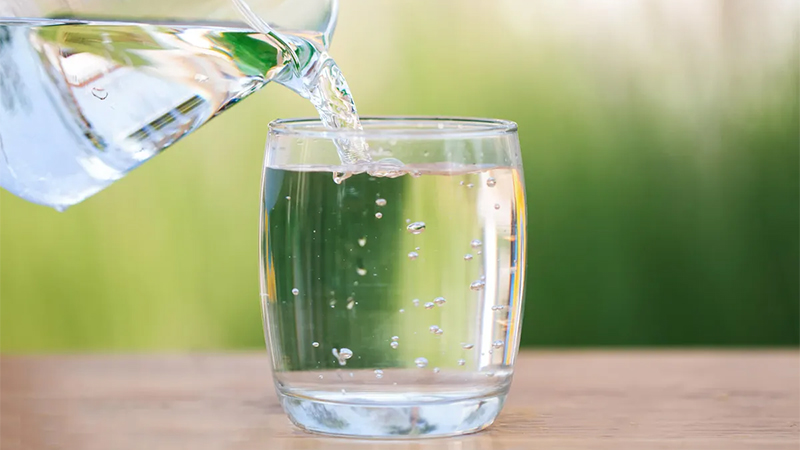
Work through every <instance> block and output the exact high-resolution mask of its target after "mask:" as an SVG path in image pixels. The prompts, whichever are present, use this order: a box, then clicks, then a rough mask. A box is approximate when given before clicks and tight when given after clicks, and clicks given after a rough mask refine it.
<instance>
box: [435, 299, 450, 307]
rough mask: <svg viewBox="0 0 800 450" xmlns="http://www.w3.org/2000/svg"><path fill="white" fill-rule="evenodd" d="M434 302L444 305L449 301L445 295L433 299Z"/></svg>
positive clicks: (437, 304)
mask: <svg viewBox="0 0 800 450" xmlns="http://www.w3.org/2000/svg"><path fill="white" fill-rule="evenodd" d="M433 303H435V304H436V306H442V305H444V304H445V303H447V300H445V298H444V297H436V298H435V299H433Z"/></svg>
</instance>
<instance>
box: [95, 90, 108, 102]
mask: <svg viewBox="0 0 800 450" xmlns="http://www.w3.org/2000/svg"><path fill="white" fill-rule="evenodd" d="M92 95H94V96H95V98H97V99H98V100H105V99H107V98H108V92H106V90H105V89H103V88H100V87H95V88H92Z"/></svg>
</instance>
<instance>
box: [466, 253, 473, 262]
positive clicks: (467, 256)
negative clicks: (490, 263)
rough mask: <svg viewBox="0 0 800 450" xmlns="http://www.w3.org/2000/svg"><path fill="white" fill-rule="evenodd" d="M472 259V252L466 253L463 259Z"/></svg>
mask: <svg viewBox="0 0 800 450" xmlns="http://www.w3.org/2000/svg"><path fill="white" fill-rule="evenodd" d="M471 260H472V253H467V254H466V255H464V261H471Z"/></svg>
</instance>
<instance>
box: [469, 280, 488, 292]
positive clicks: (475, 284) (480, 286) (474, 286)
mask: <svg viewBox="0 0 800 450" xmlns="http://www.w3.org/2000/svg"><path fill="white" fill-rule="evenodd" d="M484 286H486V282H485V281H483V280H478V281H473V282H472V283H471V284H470V285H469V288H470V289H472V290H473V291H480V290H481V289H483V287H484Z"/></svg>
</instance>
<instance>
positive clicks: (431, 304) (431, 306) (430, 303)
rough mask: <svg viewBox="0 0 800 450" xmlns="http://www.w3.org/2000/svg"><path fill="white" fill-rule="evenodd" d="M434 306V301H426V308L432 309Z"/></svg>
mask: <svg viewBox="0 0 800 450" xmlns="http://www.w3.org/2000/svg"><path fill="white" fill-rule="evenodd" d="M433 306H434V304H433V302H427V303H425V309H432V308H433Z"/></svg>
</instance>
